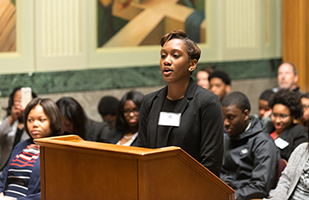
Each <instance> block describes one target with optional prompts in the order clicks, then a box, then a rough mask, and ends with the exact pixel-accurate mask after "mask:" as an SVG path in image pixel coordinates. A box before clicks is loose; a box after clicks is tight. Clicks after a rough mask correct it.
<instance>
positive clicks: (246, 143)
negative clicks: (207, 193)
mask: <svg viewBox="0 0 309 200" xmlns="http://www.w3.org/2000/svg"><path fill="white" fill-rule="evenodd" d="M250 120H251V125H250V128H249V129H248V130H247V131H245V132H243V133H241V134H240V135H238V136H236V137H233V138H232V137H229V136H228V135H227V134H225V136H224V157H223V165H222V170H221V175H220V178H221V179H222V180H223V181H224V182H225V183H227V184H228V185H229V186H231V187H232V188H233V189H234V190H235V196H236V199H237V200H245V199H258V198H259V199H260V198H264V197H267V196H268V193H269V191H270V189H272V188H274V187H275V186H276V181H277V174H278V164H279V159H280V154H279V151H278V149H277V147H276V146H275V144H274V141H273V140H272V138H271V137H270V136H269V134H268V133H266V132H265V131H264V130H265V129H264V127H263V124H262V123H261V122H260V121H259V120H258V119H256V118H255V117H250Z"/></svg>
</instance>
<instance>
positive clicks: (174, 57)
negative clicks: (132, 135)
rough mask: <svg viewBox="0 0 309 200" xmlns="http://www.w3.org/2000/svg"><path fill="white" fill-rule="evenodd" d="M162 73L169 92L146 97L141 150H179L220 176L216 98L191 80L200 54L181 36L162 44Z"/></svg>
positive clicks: (166, 37) (177, 34)
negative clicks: (144, 148)
mask: <svg viewBox="0 0 309 200" xmlns="http://www.w3.org/2000/svg"><path fill="white" fill-rule="evenodd" d="M161 47H162V48H161V51H160V70H161V74H162V76H163V79H164V81H165V82H166V83H167V86H166V87H164V88H162V89H160V90H158V91H156V92H153V93H151V94H148V95H147V96H146V97H145V100H144V101H143V105H142V106H141V112H140V124H139V136H138V137H139V146H142V147H148V148H159V147H166V146H178V147H181V148H182V149H183V150H185V151H186V152H187V153H188V154H190V155H191V156H192V157H193V158H195V159H196V160H197V161H198V162H200V163H201V164H202V165H204V166H205V167H206V168H208V169H209V170H210V171H212V172H213V173H214V174H216V175H217V176H219V174H220V170H221V165H222V157H223V115H222V110H221V104H220V101H219V98H218V96H217V95H215V94H213V93H211V92H210V91H208V90H205V89H204V88H202V87H200V86H198V85H197V84H196V83H195V82H194V81H193V79H192V78H191V74H192V72H193V71H194V70H195V68H196V65H197V62H198V60H199V58H200V54H201V50H200V49H199V47H198V46H197V45H196V44H195V43H194V42H193V41H192V40H190V39H189V38H188V37H187V34H186V33H185V32H183V31H182V30H175V31H172V32H170V33H167V34H165V35H164V36H163V37H162V39H161Z"/></svg>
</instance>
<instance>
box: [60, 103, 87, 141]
mask: <svg viewBox="0 0 309 200" xmlns="http://www.w3.org/2000/svg"><path fill="white" fill-rule="evenodd" d="M56 104H57V106H58V108H59V111H60V114H61V115H62V117H63V118H66V119H68V120H69V121H70V122H72V123H73V131H74V133H75V134H77V135H78V136H80V137H81V138H83V139H85V136H86V125H87V123H88V117H87V116H86V113H85V111H84V109H83V108H82V106H81V105H80V104H79V103H78V102H77V101H76V100H75V99H73V98H72V97H62V98H60V99H59V100H58V101H57V102H56Z"/></svg>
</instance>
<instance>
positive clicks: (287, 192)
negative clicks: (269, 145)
mask: <svg viewBox="0 0 309 200" xmlns="http://www.w3.org/2000/svg"><path fill="white" fill-rule="evenodd" d="M308 151H309V148H308V142H306V143H302V144H300V145H299V146H298V147H296V149H295V150H294V151H293V152H292V154H291V157H290V159H289V162H288V165H287V166H286V168H285V169H284V171H283V172H282V174H281V177H280V179H279V182H278V185H277V187H276V189H274V190H271V191H270V193H269V197H268V198H267V199H268V200H301V199H309V182H308V176H309V152H308ZM267 199H264V200H267Z"/></svg>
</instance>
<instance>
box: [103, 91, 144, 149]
mask: <svg viewBox="0 0 309 200" xmlns="http://www.w3.org/2000/svg"><path fill="white" fill-rule="evenodd" d="M143 99H144V95H143V94H142V93H140V92H137V91H130V92H127V93H125V94H124V95H123V97H122V98H121V100H120V102H119V104H118V110H117V119H116V127H115V129H113V130H112V131H111V132H110V133H109V134H108V138H107V139H106V140H107V142H109V143H112V144H117V145H123V146H137V137H138V123H139V111H140V108H141V104H142V102H143ZM104 140H105V139H101V141H104Z"/></svg>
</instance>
